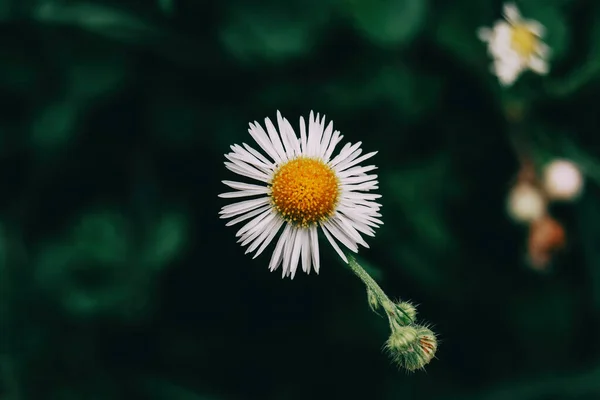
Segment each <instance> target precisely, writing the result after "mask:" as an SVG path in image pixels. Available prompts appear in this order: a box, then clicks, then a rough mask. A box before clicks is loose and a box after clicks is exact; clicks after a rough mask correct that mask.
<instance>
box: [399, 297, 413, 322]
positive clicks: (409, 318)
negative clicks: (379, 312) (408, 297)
mask: <svg viewBox="0 0 600 400" xmlns="http://www.w3.org/2000/svg"><path fill="white" fill-rule="evenodd" d="M396 309H397V310H398V311H397V313H396V315H397V320H398V322H399V323H401V324H402V325H410V324H413V323H414V322H415V321H416V318H417V309H416V308H415V306H413V305H412V304H411V303H410V302H408V301H401V302H398V303H396Z"/></svg>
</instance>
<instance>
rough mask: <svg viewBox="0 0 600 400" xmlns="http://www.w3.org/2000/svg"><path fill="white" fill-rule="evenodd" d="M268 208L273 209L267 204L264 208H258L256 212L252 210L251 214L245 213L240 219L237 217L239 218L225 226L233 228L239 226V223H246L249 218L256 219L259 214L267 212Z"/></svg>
mask: <svg viewBox="0 0 600 400" xmlns="http://www.w3.org/2000/svg"><path fill="white" fill-rule="evenodd" d="M268 208H271V205H270V204H267V205H266V206H264V207H260V208H257V209H256V210H252V211H250V212H247V213H245V214H242V215H240V216H239V217H237V218H235V219H232V220H231V221H228V222H227V223H226V224H225V226H232V225H235V224H238V223H240V222H242V221H245V220H247V219H249V218H252V217H254V216H256V215H258V214H260V213H262V212H263V211H265V210H266V209H268Z"/></svg>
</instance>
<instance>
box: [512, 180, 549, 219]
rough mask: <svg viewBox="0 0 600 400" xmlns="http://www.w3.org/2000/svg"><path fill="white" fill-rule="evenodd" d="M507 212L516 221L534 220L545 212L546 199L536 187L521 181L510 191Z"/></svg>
mask: <svg viewBox="0 0 600 400" xmlns="http://www.w3.org/2000/svg"><path fill="white" fill-rule="evenodd" d="M508 213H509V214H510V216H511V217H512V218H513V219H514V220H515V221H518V222H531V221H535V220H537V219H539V218H541V217H542V216H543V215H544V214H545V213H546V201H545V200H544V196H543V195H542V193H541V191H540V190H539V189H538V188H537V187H535V186H533V185H531V184H529V183H526V182H521V183H518V184H517V185H516V186H515V187H514V188H513V189H512V190H511V191H510V194H509V196H508Z"/></svg>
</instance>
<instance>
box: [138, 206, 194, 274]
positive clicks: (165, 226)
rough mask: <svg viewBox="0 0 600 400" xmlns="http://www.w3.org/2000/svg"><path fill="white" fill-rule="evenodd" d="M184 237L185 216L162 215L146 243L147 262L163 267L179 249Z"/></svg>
mask: <svg viewBox="0 0 600 400" xmlns="http://www.w3.org/2000/svg"><path fill="white" fill-rule="evenodd" d="M185 239H186V220H185V217H184V216H183V215H181V214H174V213H172V214H167V215H165V216H163V217H162V219H161V220H160V221H159V222H158V225H157V227H156V229H155V232H154V234H153V235H152V236H151V239H150V240H148V242H147V244H146V246H147V250H146V260H147V262H148V263H149V264H150V265H153V266H155V267H156V268H160V267H163V266H164V265H165V264H166V263H168V262H169V261H171V260H172V259H173V258H174V257H175V256H176V255H177V254H178V253H179V252H180V251H181V249H182V247H183V245H184V244H185Z"/></svg>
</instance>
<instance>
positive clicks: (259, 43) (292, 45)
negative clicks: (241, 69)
mask: <svg viewBox="0 0 600 400" xmlns="http://www.w3.org/2000/svg"><path fill="white" fill-rule="evenodd" d="M315 4H318V3H316V2H314V1H312V0H311V1H307V2H304V3H295V2H284V3H279V4H271V7H267V6H266V5H261V6H256V7H255V8H249V7H247V6H238V7H236V8H232V9H230V12H229V18H228V21H227V23H226V25H225V26H224V27H223V29H222V30H221V32H220V38H221V42H222V43H223V44H224V45H225V47H226V49H227V50H228V51H229V52H230V53H232V54H233V55H234V56H235V57H237V58H239V59H240V60H242V61H256V60H260V61H271V62H277V61H283V60H287V59H291V58H298V57H301V56H303V55H305V54H306V53H307V52H308V51H309V50H311V48H312V46H313V44H314V42H315V40H316V30H317V29H318V28H319V27H320V26H321V25H322V24H323V23H324V22H325V21H327V15H328V13H329V10H328V8H327V6H326V5H327V3H326V2H325V3H324V4H323V3H321V8H319V7H316V6H315ZM313 11H314V12H313Z"/></svg>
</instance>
